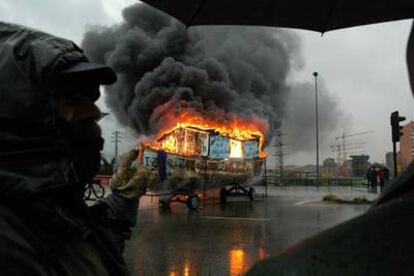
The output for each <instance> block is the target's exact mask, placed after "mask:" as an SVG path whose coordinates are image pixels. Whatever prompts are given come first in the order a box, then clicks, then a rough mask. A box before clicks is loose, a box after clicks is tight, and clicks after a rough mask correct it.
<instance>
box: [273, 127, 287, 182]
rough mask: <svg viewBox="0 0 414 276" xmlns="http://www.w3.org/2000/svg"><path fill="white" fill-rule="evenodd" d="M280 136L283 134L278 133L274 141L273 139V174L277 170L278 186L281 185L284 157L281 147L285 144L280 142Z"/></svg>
mask: <svg viewBox="0 0 414 276" xmlns="http://www.w3.org/2000/svg"><path fill="white" fill-rule="evenodd" d="M282 136H283V134H282V133H281V132H279V133H278V134H276V137H277V138H276V139H275V144H274V146H275V149H274V150H275V153H274V155H273V156H275V157H276V162H275V173H276V171H278V170H279V185H281V186H282V185H283V182H284V181H283V177H284V176H283V165H284V162H283V157H284V156H285V155H286V153H285V152H284V151H283V146H284V145H285V144H283V142H282Z"/></svg>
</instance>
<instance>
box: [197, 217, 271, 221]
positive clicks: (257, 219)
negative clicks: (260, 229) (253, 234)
mask: <svg viewBox="0 0 414 276" xmlns="http://www.w3.org/2000/svg"><path fill="white" fill-rule="evenodd" d="M202 218H205V219H228V220H251V221H270V219H268V218H239V217H211V216H204V217H202Z"/></svg>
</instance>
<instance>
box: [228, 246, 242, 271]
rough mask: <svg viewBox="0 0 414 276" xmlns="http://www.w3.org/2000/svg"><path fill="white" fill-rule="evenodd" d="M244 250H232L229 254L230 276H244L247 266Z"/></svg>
mask: <svg viewBox="0 0 414 276" xmlns="http://www.w3.org/2000/svg"><path fill="white" fill-rule="evenodd" d="M244 257H245V256H244V251H243V249H231V250H230V252H229V269H230V271H229V272H230V273H229V274H230V275H231V276H236V275H242V273H243V269H244V266H245V258H244Z"/></svg>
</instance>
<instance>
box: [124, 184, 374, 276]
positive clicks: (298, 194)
mask: <svg viewBox="0 0 414 276" xmlns="http://www.w3.org/2000/svg"><path fill="white" fill-rule="evenodd" d="M259 188H260V187H259ZM261 191H263V190H260V189H259V191H258V192H261ZM331 191H332V192H333V193H334V194H335V195H339V196H341V197H343V198H346V197H356V196H366V197H367V198H369V199H372V198H374V197H375V196H376V195H375V194H368V193H366V192H364V190H363V189H360V190H358V189H352V188H350V187H346V188H335V189H333V190H331ZM268 193H269V195H270V196H269V197H268V198H267V199H264V198H259V199H258V200H256V201H254V202H250V201H248V200H247V198H246V199H244V198H235V199H231V200H229V202H228V203H227V204H226V205H225V207H222V206H220V204H219V202H218V200H213V201H210V202H207V203H205V204H204V206H203V203H202V204H201V207H203V208H201V209H200V210H199V211H193V212H189V211H188V210H187V207H186V206H185V205H183V204H178V203H175V204H172V205H171V209H170V210H169V211H162V210H160V209H159V208H158V204H157V199H156V198H153V199H151V198H150V197H146V198H143V199H141V206H140V208H139V215H138V225H137V227H136V228H135V229H134V231H133V237H132V239H131V241H130V242H128V243H127V245H126V251H125V258H126V260H127V263H128V265H129V267H130V270H131V272H132V275H168V276H172V275H177V276H178V275H185V276H187V275H242V274H243V273H244V272H246V271H247V270H248V269H249V268H250V267H251V266H252V265H253V264H254V263H255V262H256V261H258V260H260V259H263V258H266V257H268V256H270V255H274V254H275V253H276V252H278V251H280V250H281V249H283V248H285V247H286V246H288V245H291V244H292V243H295V242H297V241H300V240H301V239H303V238H305V237H309V236H311V235H313V234H316V233H318V232H320V231H322V230H324V229H327V228H329V227H331V226H333V225H336V224H338V223H340V222H342V221H345V220H347V219H350V218H352V217H355V216H357V215H360V214H362V213H364V212H365V211H366V210H367V209H368V208H369V205H350V204H332V203H324V202H322V201H321V198H322V197H323V196H324V195H326V194H327V193H328V191H327V190H326V189H323V188H321V189H319V191H317V190H316V188H315V187H309V188H307V187H273V188H272V189H270V188H269V191H268Z"/></svg>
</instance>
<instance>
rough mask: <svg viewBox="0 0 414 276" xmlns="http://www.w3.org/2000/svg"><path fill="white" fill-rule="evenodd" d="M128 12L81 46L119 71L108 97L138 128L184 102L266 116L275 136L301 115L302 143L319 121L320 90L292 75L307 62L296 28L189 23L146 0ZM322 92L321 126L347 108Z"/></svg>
mask: <svg viewBox="0 0 414 276" xmlns="http://www.w3.org/2000/svg"><path fill="white" fill-rule="evenodd" d="M123 18H124V21H123V22H122V23H121V24H119V25H115V26H110V27H105V26H94V27H90V29H89V30H88V32H87V33H86V34H85V37H84V40H83V42H82V47H83V48H84V50H85V52H86V54H87V55H88V56H89V58H90V59H91V60H92V61H95V62H100V63H106V64H108V65H110V66H112V67H113V68H114V69H115V71H116V72H117V74H118V78H119V80H118V82H117V83H116V84H115V85H113V86H110V87H107V89H106V92H107V104H108V106H109V107H110V108H111V110H112V112H113V113H114V114H115V116H116V117H117V119H118V120H119V121H120V122H121V123H122V124H124V125H126V126H128V127H130V128H131V129H133V130H135V131H136V132H137V134H140V135H151V134H153V133H154V132H156V131H157V130H158V129H159V127H160V126H161V125H162V124H163V118H165V116H164V115H165V114H171V112H173V113H174V112H176V113H178V112H180V110H181V109H183V108H192V109H194V110H197V111H198V112H200V113H202V114H203V115H205V116H209V117H212V118H219V119H220V120H226V119H227V115H228V114H236V115H237V116H240V117H242V118H245V119H252V118H260V119H261V120H263V121H264V122H265V123H266V124H267V125H268V130H267V133H266V135H267V136H268V137H269V138H270V137H272V136H273V135H274V134H275V131H276V130H277V129H278V128H280V127H281V124H282V122H289V121H290V123H289V124H288V125H291V126H292V122H293V125H295V124H294V120H293V121H292V118H295V119H297V124H296V125H295V126H296V127H291V130H289V133H290V134H291V136H292V139H293V140H292V141H290V143H293V144H295V143H296V142H295V139H296V138H295V137H296V136H298V137H297V138H298V139H297V143H298V144H299V143H302V142H303V141H301V139H302V138H303V136H302V134H301V133H303V132H306V130H307V129H314V126H313V124H309V123H308V122H307V121H308V120H309V116H308V114H307V112H306V109H310V108H308V107H309V106H312V103H314V101H312V100H311V101H310V102H306V103H305V101H308V100H309V99H307V98H308V96H309V95H314V94H313V93H314V92H313V91H314V90H313V87H312V85H311V84H310V83H309V84H306V83H305V84H297V83H289V82H288V80H287V78H288V74H289V73H290V72H291V69H292V66H294V64H297V63H300V62H301V61H300V58H299V57H300V43H299V42H300V41H299V39H298V38H297V36H296V35H295V34H294V33H293V32H288V31H286V30H280V29H276V28H252V27H222V26H221V27H213V26H209V27H195V28H190V29H186V27H185V26H184V25H182V24H181V23H179V22H177V21H175V20H174V19H171V18H170V17H168V16H166V15H165V14H162V13H160V12H158V11H157V10H155V9H153V8H151V7H148V6H146V5H142V4H135V5H132V6H130V7H128V8H126V9H124V10H123ZM322 98H324V101H323V102H321V104H327V105H329V108H321V110H323V112H326V114H324V115H323V116H322V117H323V119H324V120H327V121H328V122H329V123H328V124H324V125H325V127H324V126H323V125H321V131H322V132H323V131H326V132H328V131H331V130H332V126H333V125H335V124H336V122H337V121H338V117H340V116H341V112H339V111H338V110H337V109H338V108H337V105H336V103H335V101H334V100H333V99H330V97H329V95H328V94H325V96H323V97H322ZM289 101H294V104H293V105H292V104H290V103H289ZM302 107H303V108H302ZM321 112H322V111H321ZM295 114H296V115H295ZM292 115H294V116H293V117H292ZM289 118H291V119H289ZM301 137H302V138H301ZM268 141H270V139H268ZM304 144H305V145H306V144H309V143H304ZM301 150H306V146H302V148H301Z"/></svg>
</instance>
